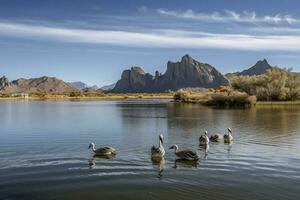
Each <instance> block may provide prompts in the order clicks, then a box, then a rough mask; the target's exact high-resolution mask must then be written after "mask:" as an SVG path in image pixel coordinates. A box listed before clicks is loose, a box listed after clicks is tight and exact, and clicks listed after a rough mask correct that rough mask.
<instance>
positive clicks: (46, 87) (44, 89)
mask: <svg viewBox="0 0 300 200" xmlns="http://www.w3.org/2000/svg"><path fill="white" fill-rule="evenodd" d="M0 85H1V86H0V92H4V93H17V92H25V93H35V92H39V93H50V94H68V93H71V92H78V91H79V90H78V89H77V88H75V87H73V86H72V85H71V84H69V83H66V82H64V81H63V80H60V79H57V78H55V77H47V76H43V77H39V78H31V79H24V78H20V79H17V80H14V81H11V82H9V80H8V79H7V78H6V77H4V78H3V77H2V78H1V79H0ZM2 86H3V87H2Z"/></svg>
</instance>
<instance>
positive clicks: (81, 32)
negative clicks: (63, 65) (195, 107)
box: [0, 23, 300, 51]
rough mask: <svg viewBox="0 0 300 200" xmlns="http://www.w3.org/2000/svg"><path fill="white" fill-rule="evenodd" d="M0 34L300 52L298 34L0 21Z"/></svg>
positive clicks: (37, 37)
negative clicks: (97, 27) (95, 27)
mask: <svg viewBox="0 0 300 200" xmlns="http://www.w3.org/2000/svg"><path fill="white" fill-rule="evenodd" d="M0 35H2V36H6V37H19V38H29V39H33V40H35V39H42V40H50V41H51V40H52V41H53V40H54V41H61V42H69V43H88V44H108V45H119V46H133V47H158V48H161V47H162V48H214V49H235V50H278V51H300V35H299V34H295V35H277V36H272V35H267V36H256V35H241V34H215V33H207V32H190V31H178V30H155V31H147V32H146V31H145V32H129V31H111V30H90V29H70V28H60V27H48V26H38V25H29V24H16V23H0Z"/></svg>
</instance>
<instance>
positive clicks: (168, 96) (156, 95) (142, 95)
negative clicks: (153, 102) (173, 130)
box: [0, 93, 174, 101]
mask: <svg viewBox="0 0 300 200" xmlns="http://www.w3.org/2000/svg"><path fill="white" fill-rule="evenodd" d="M173 97H174V94H173V93H128V94H117V93H116V94H115V93H107V94H101V95H82V96H69V95H51V94H47V95H43V96H40V95H39V96H38V95H29V96H28V97H27V98H23V97H0V101H1V100H3V101H5V100H139V99H173Z"/></svg>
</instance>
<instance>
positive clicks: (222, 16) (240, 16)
mask: <svg viewBox="0 0 300 200" xmlns="http://www.w3.org/2000/svg"><path fill="white" fill-rule="evenodd" d="M156 11H157V13H159V14H161V15H165V16H170V17H176V18H181V19H193V20H201V21H210V22H244V23H273V24H279V23H286V24H295V23H299V22H300V20H299V19H296V18H294V17H292V16H291V15H282V14H279V13H278V14H275V15H273V16H271V15H265V16H258V15H257V14H256V13H255V12H248V11H244V12H242V13H238V12H235V11H232V10H224V12H222V13H219V12H213V13H201V12H195V11H193V10H191V9H190V10H186V11H177V10H166V9H161V8H160V9H157V10H156Z"/></svg>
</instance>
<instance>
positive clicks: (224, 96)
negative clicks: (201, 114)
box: [174, 86, 256, 107]
mask: <svg viewBox="0 0 300 200" xmlns="http://www.w3.org/2000/svg"><path fill="white" fill-rule="evenodd" d="M174 100H175V101H176V102H184V103H202V104H205V105H209V106H214V107H251V106H253V105H255V104H256V97H255V96H250V95H248V94H247V93H245V92H239V91H234V90H232V89H231V88H229V87H226V86H221V87H220V88H218V89H212V88H211V89H209V91H208V92H188V91H185V90H178V91H177V92H176V93H175V94H174Z"/></svg>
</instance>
